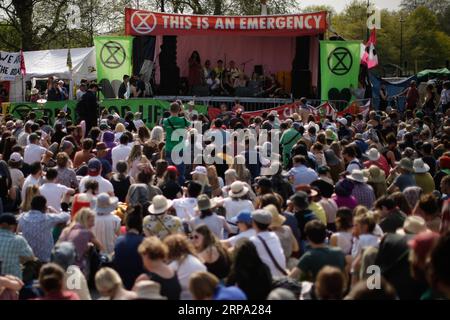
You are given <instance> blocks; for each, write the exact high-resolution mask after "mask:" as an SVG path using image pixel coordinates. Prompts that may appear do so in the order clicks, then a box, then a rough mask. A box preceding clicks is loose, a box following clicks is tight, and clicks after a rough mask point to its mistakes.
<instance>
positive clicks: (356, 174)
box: [346, 169, 368, 183]
mask: <svg viewBox="0 0 450 320" xmlns="http://www.w3.org/2000/svg"><path fill="white" fill-rule="evenodd" d="M346 178H347V179H350V180H353V181H356V182H360V183H366V182H367V180H368V179H367V178H366V177H365V176H364V173H363V171H362V170H356V169H355V170H353V171H352V173H351V174H349V175H347V176H346Z"/></svg>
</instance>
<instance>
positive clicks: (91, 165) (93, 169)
mask: <svg viewBox="0 0 450 320" xmlns="http://www.w3.org/2000/svg"><path fill="white" fill-rule="evenodd" d="M101 168H102V163H101V162H100V160H98V159H97V158H92V159H91V160H89V162H88V171H89V173H97V172H99V171H100V169H101Z"/></svg>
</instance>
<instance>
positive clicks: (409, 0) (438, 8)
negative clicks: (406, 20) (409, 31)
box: [400, 0, 450, 14]
mask: <svg viewBox="0 0 450 320" xmlns="http://www.w3.org/2000/svg"><path fill="white" fill-rule="evenodd" d="M449 6H450V0H402V2H401V4H400V7H401V8H402V9H403V10H406V11H409V12H412V11H414V10H416V9H417V8H419V7H425V8H427V9H428V10H430V11H432V12H433V13H436V14H438V13H442V12H444V11H445V10H446V9H447V8H448V7H449Z"/></svg>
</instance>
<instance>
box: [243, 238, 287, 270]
mask: <svg viewBox="0 0 450 320" xmlns="http://www.w3.org/2000/svg"><path fill="white" fill-rule="evenodd" d="M258 236H261V237H262V238H263V239H264V241H265V242H266V244H267V246H268V247H269V249H270V252H272V255H273V257H274V258H275V260H276V261H277V262H278V265H279V266H280V267H281V268H283V269H286V257H285V256H284V251H283V248H282V247H281V242H280V239H279V238H278V236H277V235H276V234H275V232H269V231H263V232H260V233H258V234H256V235H255V236H253V237H251V238H250V241H251V242H253V244H254V245H255V247H256V251H258V255H259V257H260V258H261V260H262V261H263V262H264V263H265V264H266V265H267V266H268V267H269V269H270V272H271V273H272V277H273V278H275V277H283V276H285V275H284V274H283V273H281V271H279V270H278V268H277V267H275V264H274V263H273V261H272V258H271V257H270V255H269V254H268V253H267V250H266V248H265V246H264V245H263V243H262V242H261V240H259V239H258Z"/></svg>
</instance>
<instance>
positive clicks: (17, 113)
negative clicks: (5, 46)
mask: <svg viewBox="0 0 450 320" xmlns="http://www.w3.org/2000/svg"><path fill="white" fill-rule="evenodd" d="M99 104H100V107H101V108H107V109H108V110H109V111H110V112H117V113H118V114H119V115H120V116H121V117H124V116H125V114H126V113H127V112H128V111H131V112H133V113H134V112H141V113H142V120H143V121H144V122H145V124H146V125H147V127H149V128H153V127H154V125H155V123H157V122H158V120H159V119H160V118H161V117H162V115H163V112H164V111H166V110H168V109H169V106H170V102H169V101H165V100H157V99H129V100H121V99H105V100H103V101H100V102H99ZM76 105H77V101H73V100H68V101H61V102H59V101H49V102H47V103H45V104H37V103H29V102H11V103H9V102H8V103H2V109H3V114H5V115H6V114H12V115H13V116H14V117H15V118H18V119H24V118H25V117H26V116H27V114H28V113H29V112H30V111H34V112H36V114H37V116H38V118H41V117H42V116H47V117H48V118H49V119H50V121H52V123H53V122H54V120H55V118H56V116H57V115H58V112H59V111H60V110H67V113H68V115H69V117H70V118H71V119H72V120H73V115H74V114H75V107H76ZM194 108H195V109H196V110H197V111H198V112H199V113H201V114H207V106H204V105H196V106H195V107H194Z"/></svg>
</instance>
